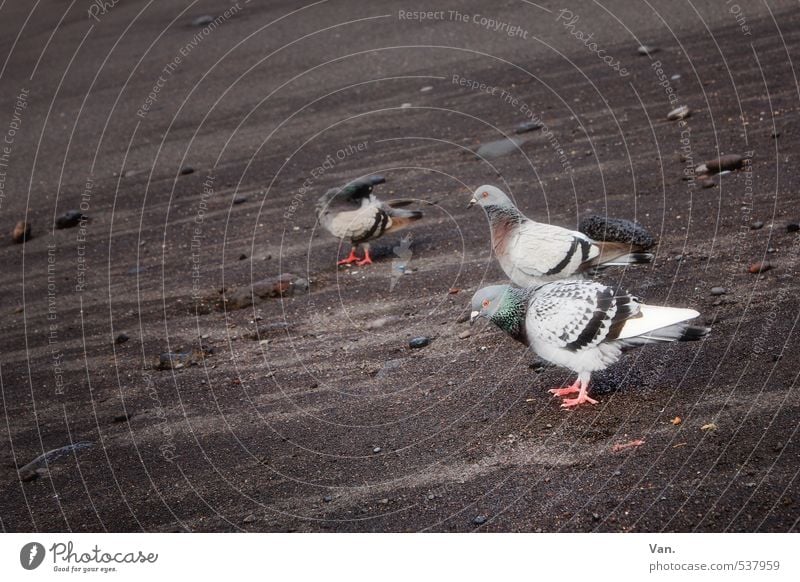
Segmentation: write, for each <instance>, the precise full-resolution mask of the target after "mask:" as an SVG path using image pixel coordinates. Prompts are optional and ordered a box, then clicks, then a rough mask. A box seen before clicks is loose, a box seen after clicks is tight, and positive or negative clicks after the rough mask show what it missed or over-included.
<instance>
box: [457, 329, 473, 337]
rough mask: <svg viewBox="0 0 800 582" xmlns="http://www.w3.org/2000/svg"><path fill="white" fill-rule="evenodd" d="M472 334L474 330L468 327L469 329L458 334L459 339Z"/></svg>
mask: <svg viewBox="0 0 800 582" xmlns="http://www.w3.org/2000/svg"><path fill="white" fill-rule="evenodd" d="M471 335H472V332H471V331H470V330H468V329H467V330H464V331H462V332H461V333H460V334H458V339H467V338H468V337H470V336H471Z"/></svg>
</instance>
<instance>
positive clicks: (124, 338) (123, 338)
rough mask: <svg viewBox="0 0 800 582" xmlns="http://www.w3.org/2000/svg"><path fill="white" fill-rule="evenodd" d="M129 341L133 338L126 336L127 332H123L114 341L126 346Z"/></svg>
mask: <svg viewBox="0 0 800 582" xmlns="http://www.w3.org/2000/svg"><path fill="white" fill-rule="evenodd" d="M129 339H131V338H129V337H128V334H126V333H125V332H122V333H120V334H119V335H118V336H117V337H116V338H115V339H114V343H118V344H124V343H125V342H126V341H128V340H129Z"/></svg>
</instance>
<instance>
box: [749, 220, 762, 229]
mask: <svg viewBox="0 0 800 582" xmlns="http://www.w3.org/2000/svg"><path fill="white" fill-rule="evenodd" d="M762 228H764V223H763V222H761V221H760V220H756V221H755V222H754V223H752V224H751V225H750V229H751V230H760V229H762Z"/></svg>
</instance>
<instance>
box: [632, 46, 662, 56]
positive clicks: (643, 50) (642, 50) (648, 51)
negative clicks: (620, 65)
mask: <svg viewBox="0 0 800 582" xmlns="http://www.w3.org/2000/svg"><path fill="white" fill-rule="evenodd" d="M658 51H659V49H658V47H654V46H647V45H645V44H643V45H641V46H640V47H639V48H638V49H636V52H638V53H639V54H640V55H642V56H643V57H646V56H647V55H652V54H654V53H657V52H658Z"/></svg>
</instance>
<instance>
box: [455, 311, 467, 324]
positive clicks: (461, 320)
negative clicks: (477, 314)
mask: <svg viewBox="0 0 800 582" xmlns="http://www.w3.org/2000/svg"><path fill="white" fill-rule="evenodd" d="M468 321H469V311H465V312H464V313H462V314H461V315H459V316H458V319H456V323H467V322H468Z"/></svg>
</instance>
